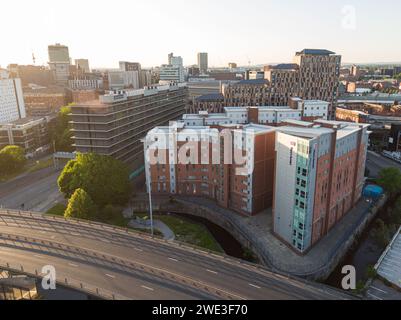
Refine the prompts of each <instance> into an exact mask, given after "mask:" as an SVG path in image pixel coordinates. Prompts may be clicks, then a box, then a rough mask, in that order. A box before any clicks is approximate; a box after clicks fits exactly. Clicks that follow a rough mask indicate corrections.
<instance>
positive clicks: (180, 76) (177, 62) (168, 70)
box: [160, 53, 185, 84]
mask: <svg viewBox="0 0 401 320" xmlns="http://www.w3.org/2000/svg"><path fill="white" fill-rule="evenodd" d="M168 61H169V64H164V65H162V66H161V67H160V83H162V84H163V83H168V82H184V81H185V73H184V64H183V59H182V57H180V56H178V57H175V56H174V54H173V53H170V54H169V55H168Z"/></svg>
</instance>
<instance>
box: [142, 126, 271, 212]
mask: <svg viewBox="0 0 401 320" xmlns="http://www.w3.org/2000/svg"><path fill="white" fill-rule="evenodd" d="M274 137H275V135H274V128H271V127H267V126H261V125H254V124H249V125H238V126H213V127H210V126H187V125H186V124H185V123H183V122H179V123H176V124H175V125H172V126H169V127H156V128H154V129H153V130H151V131H150V132H149V133H148V134H147V136H146V138H145V140H144V152H145V156H146V161H145V163H146V167H145V170H146V176H147V181H148V185H150V188H151V192H152V193H155V194H171V195H174V194H176V195H185V196H192V197H206V198H209V199H212V200H214V201H216V203H217V204H218V205H220V206H222V207H225V208H230V209H232V210H235V211H237V212H239V213H241V214H244V215H253V214H256V213H258V212H260V211H262V210H264V209H266V208H268V207H269V206H271V204H272V198H273V168H274Z"/></svg>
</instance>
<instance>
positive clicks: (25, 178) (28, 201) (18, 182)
mask: <svg viewBox="0 0 401 320" xmlns="http://www.w3.org/2000/svg"><path fill="white" fill-rule="evenodd" d="M59 175H60V171H56V170H55V169H53V168H47V169H43V170H40V171H37V172H34V173H29V174H24V175H21V176H20V177H17V178H16V179H14V180H12V181H8V182H4V183H0V207H3V208H8V209H18V210H19V209H21V205H22V204H24V209H25V210H33V211H39V212H46V211H47V210H48V209H50V208H51V207H53V206H54V205H55V204H56V203H58V202H62V201H63V200H64V197H63V195H62V194H61V193H60V192H59V190H58V186H57V179H58V176H59Z"/></svg>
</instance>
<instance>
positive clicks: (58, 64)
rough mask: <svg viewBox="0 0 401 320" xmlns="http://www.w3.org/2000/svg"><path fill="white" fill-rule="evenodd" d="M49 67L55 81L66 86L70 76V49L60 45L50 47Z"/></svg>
mask: <svg viewBox="0 0 401 320" xmlns="http://www.w3.org/2000/svg"><path fill="white" fill-rule="evenodd" d="M48 50H49V67H50V70H52V72H53V75H54V79H55V81H56V82H58V83H60V84H66V83H67V82H68V78H69V76H70V54H69V51H68V47H67V46H64V45H60V44H55V45H50V46H49V47H48Z"/></svg>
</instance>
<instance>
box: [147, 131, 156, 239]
mask: <svg viewBox="0 0 401 320" xmlns="http://www.w3.org/2000/svg"><path fill="white" fill-rule="evenodd" d="M145 145H146V154H145V173H146V182H147V187H148V194H149V215H150V231H151V234H152V237H153V236H154V229H153V206H152V187H151V182H150V179H151V174H150V168H149V167H148V164H149V163H150V162H149V152H150V151H149V146H148V143H147V141H146V138H145Z"/></svg>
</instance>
